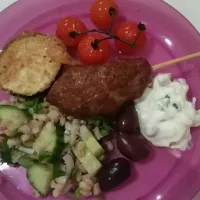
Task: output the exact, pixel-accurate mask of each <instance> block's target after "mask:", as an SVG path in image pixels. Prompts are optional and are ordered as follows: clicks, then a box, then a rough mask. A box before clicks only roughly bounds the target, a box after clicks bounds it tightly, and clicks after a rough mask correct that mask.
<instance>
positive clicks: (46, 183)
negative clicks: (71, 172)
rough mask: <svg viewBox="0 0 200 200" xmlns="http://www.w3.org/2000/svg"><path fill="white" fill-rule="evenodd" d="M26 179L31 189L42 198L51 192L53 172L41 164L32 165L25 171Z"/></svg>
mask: <svg viewBox="0 0 200 200" xmlns="http://www.w3.org/2000/svg"><path fill="white" fill-rule="evenodd" d="M27 178H28V180H29V181H30V183H31V185H32V186H33V188H34V189H35V190H36V191H37V192H38V193H39V194H40V195H42V196H43V197H45V196H47V195H48V194H49V191H50V190H51V181H52V180H53V170H52V169H51V168H49V167H47V166H45V165H43V164H34V165H32V166H31V167H30V168H28V170H27Z"/></svg>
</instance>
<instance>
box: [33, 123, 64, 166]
mask: <svg viewBox="0 0 200 200" xmlns="http://www.w3.org/2000/svg"><path fill="white" fill-rule="evenodd" d="M33 149H34V150H35V151H36V152H37V154H38V155H39V158H41V157H44V153H45V161H49V162H50V163H56V162H58V161H59V160H60V156H61V153H62V151H63V149H64V128H63V127H61V126H55V125H54V124H52V123H47V124H46V125H45V126H44V128H43V129H42V131H41V133H40V135H39V137H38V138H37V139H36V140H35V142H34V144H33ZM47 155H48V159H47Z"/></svg>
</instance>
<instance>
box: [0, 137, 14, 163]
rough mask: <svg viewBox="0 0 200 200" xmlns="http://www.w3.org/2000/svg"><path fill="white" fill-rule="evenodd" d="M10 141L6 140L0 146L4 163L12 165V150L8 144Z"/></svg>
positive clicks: (0, 155)
mask: <svg viewBox="0 0 200 200" xmlns="http://www.w3.org/2000/svg"><path fill="white" fill-rule="evenodd" d="M7 141H8V139H7V138H6V139H4V141H3V142H2V143H1V144H0V158H1V161H2V162H3V163H8V164H12V150H13V149H10V148H9V147H8V144H7Z"/></svg>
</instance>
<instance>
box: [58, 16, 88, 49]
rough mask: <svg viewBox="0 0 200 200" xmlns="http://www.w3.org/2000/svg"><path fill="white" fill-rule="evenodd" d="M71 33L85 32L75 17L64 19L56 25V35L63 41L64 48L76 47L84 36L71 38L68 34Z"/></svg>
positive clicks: (80, 22) (82, 24)
mask: <svg viewBox="0 0 200 200" xmlns="http://www.w3.org/2000/svg"><path fill="white" fill-rule="evenodd" d="M72 31H76V32H85V31H87V29H86V27H85V25H84V23H83V22H82V21H81V20H79V19H77V18H75V17H64V18H62V19H61V20H60V21H59V23H58V24H57V29H56V35H57V37H58V38H60V39H61V40H63V41H64V42H65V44H66V46H76V45H77V44H78V43H79V42H80V40H81V39H82V38H83V37H84V35H79V36H76V37H75V38H72V37H71V36H69V33H70V32H72Z"/></svg>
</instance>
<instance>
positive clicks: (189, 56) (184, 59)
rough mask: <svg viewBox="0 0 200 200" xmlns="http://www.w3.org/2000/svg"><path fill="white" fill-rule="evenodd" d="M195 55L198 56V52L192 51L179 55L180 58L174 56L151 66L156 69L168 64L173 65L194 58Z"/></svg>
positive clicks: (199, 54)
mask: <svg viewBox="0 0 200 200" xmlns="http://www.w3.org/2000/svg"><path fill="white" fill-rule="evenodd" d="M197 57H200V52H197V53H193V54H190V55H187V56H183V57H180V58H176V59H174V60H170V61H167V62H163V63H160V64H157V65H154V66H152V68H153V70H157V69H161V68H163V67H166V66H169V65H174V64H177V63H181V62H184V61H187V60H191V59H194V58H197Z"/></svg>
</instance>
